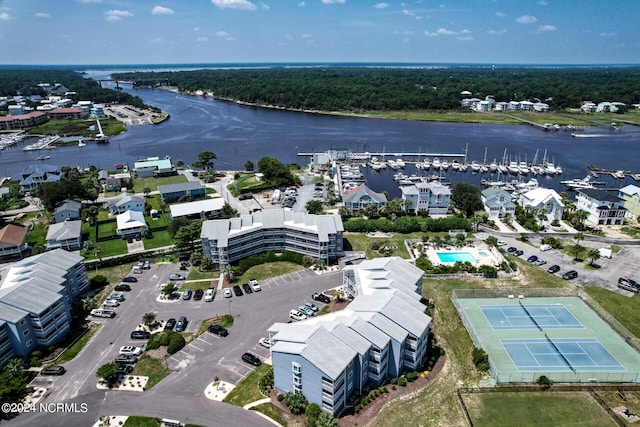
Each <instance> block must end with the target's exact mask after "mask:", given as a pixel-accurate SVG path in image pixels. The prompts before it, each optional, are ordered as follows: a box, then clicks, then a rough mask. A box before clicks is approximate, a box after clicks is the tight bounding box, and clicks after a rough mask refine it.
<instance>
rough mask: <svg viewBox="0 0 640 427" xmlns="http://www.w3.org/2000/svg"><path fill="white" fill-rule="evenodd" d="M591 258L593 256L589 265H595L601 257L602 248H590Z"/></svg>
mask: <svg viewBox="0 0 640 427" xmlns="http://www.w3.org/2000/svg"><path fill="white" fill-rule="evenodd" d="M588 256H589V258H591V262H589V265H593V263H594V262H596V261H597V260H599V259H600V250H599V249H596V248H591V249H589V255H588Z"/></svg>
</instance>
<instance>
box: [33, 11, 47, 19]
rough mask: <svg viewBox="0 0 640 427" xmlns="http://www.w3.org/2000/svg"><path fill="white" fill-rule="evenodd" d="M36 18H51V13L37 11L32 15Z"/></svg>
mask: <svg viewBox="0 0 640 427" xmlns="http://www.w3.org/2000/svg"><path fill="white" fill-rule="evenodd" d="M34 16H35V17H36V18H51V15H49V14H48V13H44V12H38V13H36V14H35V15H34Z"/></svg>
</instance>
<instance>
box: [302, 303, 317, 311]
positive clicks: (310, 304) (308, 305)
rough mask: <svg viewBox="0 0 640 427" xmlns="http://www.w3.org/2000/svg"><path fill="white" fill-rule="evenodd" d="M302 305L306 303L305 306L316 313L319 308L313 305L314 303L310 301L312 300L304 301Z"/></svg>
mask: <svg viewBox="0 0 640 427" xmlns="http://www.w3.org/2000/svg"><path fill="white" fill-rule="evenodd" d="M304 305H306V306H307V307H309V308H310V309H311V310H313V312H314V313H316V312H317V311H318V310H319V309H318V306H317V305H315V304H314V303H312V302H309V301H305V302H304Z"/></svg>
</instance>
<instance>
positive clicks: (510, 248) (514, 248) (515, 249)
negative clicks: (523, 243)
mask: <svg viewBox="0 0 640 427" xmlns="http://www.w3.org/2000/svg"><path fill="white" fill-rule="evenodd" d="M517 250H518V248H516V247H514V246H509V249H507V252H515V251H517Z"/></svg>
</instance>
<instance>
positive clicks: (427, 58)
mask: <svg viewBox="0 0 640 427" xmlns="http://www.w3.org/2000/svg"><path fill="white" fill-rule="evenodd" d="M639 21H640V1H639V0H614V1H604V0H598V1H595V0H455V1H454V0H451V1H447V0H435V1H432V0H414V1H411V0H408V1H393V0H386V1H377V0H373V1H366V0H164V1H162V0H0V64H5V65H10V64H42V65H55V64H70V65H75V64H189V63H214V64H215V63H237V62H241V63H255V62H271V63H303V62H315V63H317V62H321V63H325V62H326V63H331V62H388V63H472V64H473V63H477V64H638V63H640V31H638V22H639Z"/></svg>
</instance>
